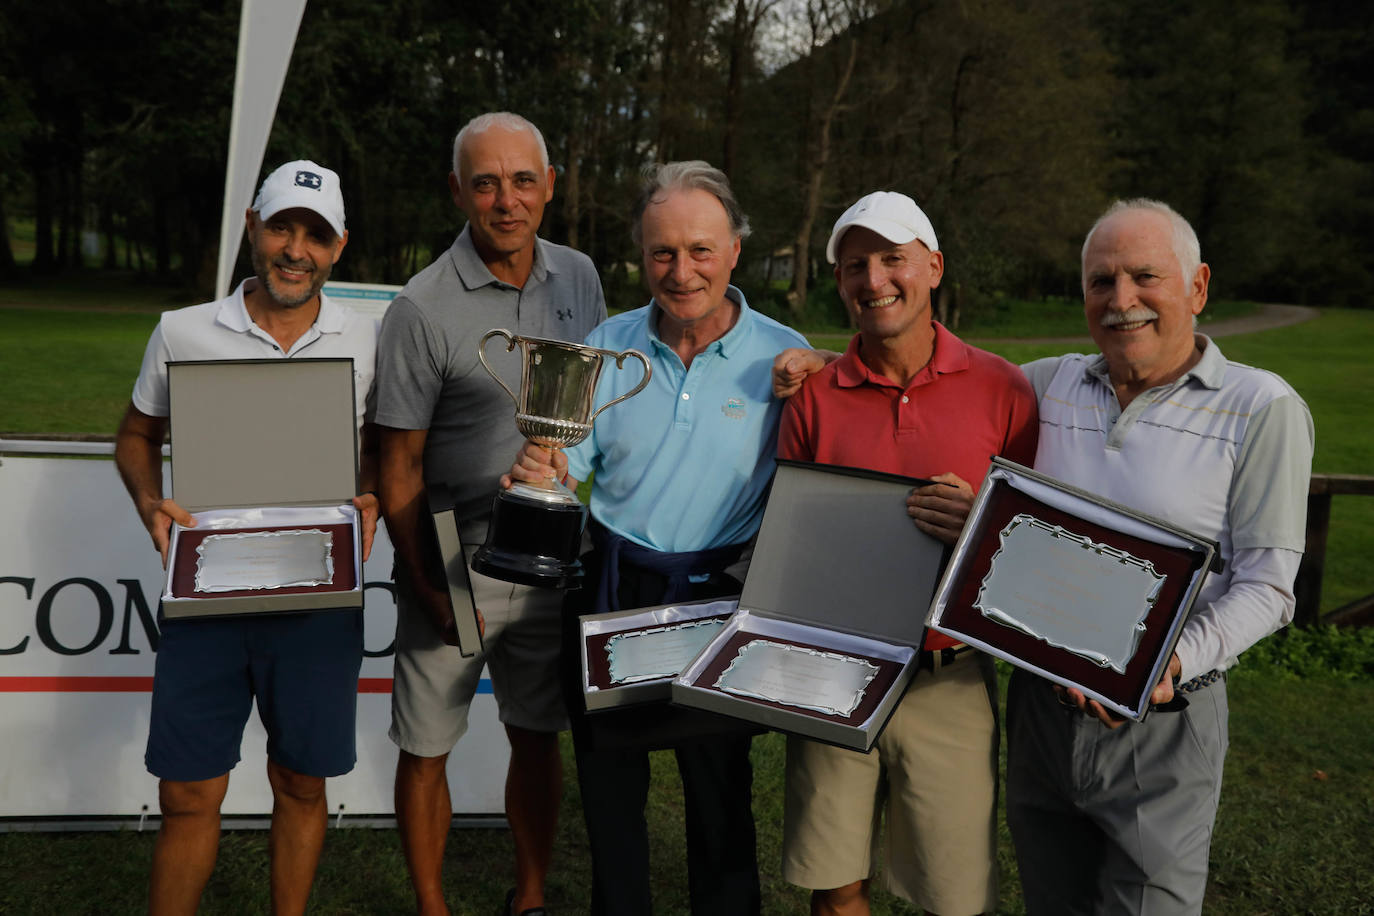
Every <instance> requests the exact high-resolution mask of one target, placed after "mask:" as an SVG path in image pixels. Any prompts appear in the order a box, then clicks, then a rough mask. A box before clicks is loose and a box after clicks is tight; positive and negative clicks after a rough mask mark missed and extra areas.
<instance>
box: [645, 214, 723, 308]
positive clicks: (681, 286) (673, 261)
mask: <svg viewBox="0 0 1374 916" xmlns="http://www.w3.org/2000/svg"><path fill="white" fill-rule="evenodd" d="M640 239H641V242H640V244H641V245H642V246H643V249H644V277H645V280H646V282H647V283H648V285H649V292H650V293H651V294H652V295H653V297H654V300H655V301H656V302H657V303H658V306H659V308H661V309H662V310H663V314H664V319H665V320H666V321H668V322H670V323H672V324H674V325H676V326H678V327H681V328H686V327H695V328H698V329H700V328H705V327H711V326H713V325H714V324H715V323H719V322H724V327H723V328H722V329H720V333H721V334H723V333H725V331H726V330H729V327H730V323H732V321H733V310H732V309H730V308H723V307H724V306H725V305H726V302H727V300H726V297H725V290H726V288H727V287H728V286H729V285H730V271H732V270H734V269H735V264H736V263H738V261H739V252H740V240H739V239H738V238H737V237H736V236H735V234H734V232H733V231H732V230H731V229H730V217H729V215H728V214H727V213H726V212H725V207H724V206H723V205H722V204H721V202H720V200H718V199H717V198H716V196H715V195H714V194H712V193H711V192H710V191H703V190H701V189H699V188H694V189H692V190H689V191H669V192H668V193H667V194H665V195H664V196H663V197H660V198H658V199H656V200H653V201H651V202H650V203H649V205H648V206H647V207H645V208H644V216H643V217H642V218H641V221H640ZM660 333H662V329H660Z"/></svg>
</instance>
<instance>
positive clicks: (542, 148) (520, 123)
mask: <svg viewBox="0 0 1374 916" xmlns="http://www.w3.org/2000/svg"><path fill="white" fill-rule="evenodd" d="M493 127H499V128H501V129H502V130H509V131H518V130H527V131H529V132H530V133H531V134H532V135H533V136H534V142H535V143H536V144H538V146H539V167H540V168H541V169H542V170H544V171H545V172H547V171H548V170H549V147H548V145H547V144H545V143H544V135H543V134H541V133H540V132H539V128H537V127H535V126H534V125H533V124H531V123H530V122H529V121H527V120H525V119H524V118H522V117H520V116H519V115H518V114H514V113H512V112H509V111H489V112H487V113H486V114H480V115H478V116H477V117H475V118H473V119H472V120H471V121H469V122H468V123H466V124H464V125H463V128H462V130H460V131H458V135H457V136H456V137H454V138H453V174H455V175H458V174H460V173H459V171H458V159H459V155H460V154H461V153H462V151H463V141H464V140H466V139H467V138H468V137H470V136H473V135H475V134H484V133H486V132H487V131H488V130H491V129H492V128H493Z"/></svg>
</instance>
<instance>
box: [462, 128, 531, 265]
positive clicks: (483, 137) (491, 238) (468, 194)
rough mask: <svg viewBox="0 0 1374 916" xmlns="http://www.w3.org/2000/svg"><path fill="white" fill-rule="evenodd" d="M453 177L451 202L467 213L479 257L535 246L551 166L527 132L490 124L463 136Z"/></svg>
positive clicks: (495, 258) (497, 256) (498, 257)
mask: <svg viewBox="0 0 1374 916" xmlns="http://www.w3.org/2000/svg"><path fill="white" fill-rule="evenodd" d="M458 169H459V173H458V174H457V175H453V174H450V175H449V189H450V191H451V192H452V193H453V202H454V203H456V204H457V205H458V207H459V209H461V210H462V211H463V213H465V214H466V215H467V218H468V226H469V232H470V235H471V237H472V244H473V246H474V247H475V248H476V249H477V253H478V254H479V255H480V256H481V258H482V260H483V261H486V262H491V261H499V260H506V259H509V258H511V257H514V256H518V255H520V254H521V253H523V252H526V251H531V252H532V251H533V250H534V236H535V232H536V231H538V229H539V223H540V221H542V220H543V218H544V205H545V204H547V203H548V202H549V201H550V200H552V199H553V181H554V173H553V168H552V167H551V166H550V167H545V166H544V165H542V163H541V161H540V155H539V143H538V141H536V140H535V138H534V135H533V134H531V133H530V132H529V131H527V130H507V129H505V128H504V127H490V128H488V129H487V130H484V131H482V132H481V133H478V134H472V135H470V136H467V137H464V138H463V148H462V150H461V151H460V152H459V155H458Z"/></svg>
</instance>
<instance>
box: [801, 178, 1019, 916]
mask: <svg viewBox="0 0 1374 916" xmlns="http://www.w3.org/2000/svg"><path fill="white" fill-rule="evenodd" d="M826 257H827V258H828V259H829V260H830V262H831V263H833V264H834V265H835V280H836V283H837V285H838V287H839V293H840V298H841V299H843V300H844V304H845V306H846V308H847V309H848V310H849V312H850V314H851V315H852V316H853V318H854V321H855V324H857V326H858V328H859V333H858V334H856V335H855V336H854V338H853V339H852V340H851V341H850V342H849V347H848V348H847V349H846V350H845V352H844V354H843V355H841V356H840V357H839V358H838V359H835V360H833V361H832V362H830V364H829V365H827V366H826V367H825V368H824V369H821V370H820V371H819V372H817V373H816V374H815V375H812V376H811V377H810V378H808V379H807V380H806V382H805V384H804V385H802V387H801V390H800V391H798V392H797V393H796V394H795V395H794V396H792V398H791V399H790V400H789V401H788V403H787V406H786V408H784V410H783V416H782V426H781V428H780V429H779V431H778V457H780V458H790V459H797V460H803V461H815V462H820V463H823V464H834V465H844V466H848V467H860V468H869V469H872V470H876V471H884V472H888V473H893V474H902V475H905V476H907V477H916V478H922V479H926V480H932V481H935V483H932V484H930V485H927V486H921V487H917V488H916V489H914V490H913V491H912V493H911V496H910V497H909V498H908V500H907V511H908V514H909V515H911V517H912V519H913V520H914V521H915V523H916V525H917V527H919V528H920V529H921V530H922V531H924V532H926V533H927V534H929V535H931V536H932V537H935V538H938V539H940V540H943V541H945V542H947V543H953V542H954V540H955V539H956V538H957V536H958V534H959V531H960V529H961V528H962V527H963V520H964V517H965V516H966V515H967V514H968V507H969V505H970V504H971V503H972V500H973V496H974V488H975V487H976V486H977V485H978V483H979V482H981V481H982V479H983V475H984V474H985V473H986V471H987V467H988V463H989V458H990V457H991V456H993V455H1004V456H1006V457H1008V458H1011V459H1012V460H1015V461H1020V462H1023V463H1027V464H1028V463H1030V461H1031V460H1032V459H1033V458H1034V456H1035V441H1036V411H1035V400H1034V396H1033V395H1032V393H1031V389H1030V385H1029V384H1028V383H1027V382H1026V379H1025V377H1024V376H1023V375H1022V374H1021V371H1020V370H1019V369H1017V368H1016V367H1015V366H1013V365H1011V364H1010V363H1008V362H1007V361H1006V360H1004V359H1002V358H1001V357H998V356H994V355H993V354H991V353H987V352H984V351H982V350H978V349H975V348H974V347H970V346H969V345H967V344H965V343H964V342H963V341H961V340H959V338H957V337H955V336H954V335H953V334H951V333H950V332H949V331H948V330H946V329H945V328H944V327H943V326H942V325H940V324H939V323H938V322H936V321H934V320H933V319H932V317H931V295H932V291H933V290H934V289H935V288H936V287H937V286H939V284H940V280H941V278H942V277H943V275H944V266H945V265H944V255H943V254H942V253H941V252H940V247H939V243H938V241H937V240H936V237H935V230H934V228H933V227H932V226H931V223H930V220H929V219H928V218H927V217H926V215H925V213H923V212H922V211H921V208H920V207H918V206H917V205H916V202H915V201H913V200H912V199H911V198H910V197H907V196H906V195H905V194H898V193H895V192H891V191H876V192H874V193H872V194H869V195H867V196H865V197H863V198H862V199H860V200H859V201H858V202H857V203H855V204H854V205H853V206H852V207H850V208H849V209H848V210H846V211H845V212H844V214H843V215H841V216H840V218H839V220H837V221H836V223H835V228H834V230H833V231H832V232H831V234H830V242H829V244H828V245H827V247H826ZM793 358H795V359H797V360H798V364H799V365H802V364H804V365H806V366H807V367H809V368H814V367H815V366H816V365H819V363H820V359H819V358H818V357H817V356H815V355H814V354H811V353H810V352H809V351H803V352H798V353H794V354H791V355H790V356H789V354H788V353H784V354H782V355H781V356H780V357H779V358H778V361H777V363H776V364H775V365H777V366H778V367H780V368H781V369H782V370H783V371H782V372H780V373H778V374H777V375H775V378H777V379H778V381H781V380H782V379H781V378H780V376H781V375H783V374H785V368H786V366H787V364H788V363H789V361H790V360H791V359H793ZM970 482H971V483H970ZM925 610H926V609H925V608H924V607H914V606H913V607H912V608H911V613H912V614H924V613H925ZM919 666H920V668H919V670H918V671H917V673H916V676H915V678H914V679H913V680H912V682H911V685H910V686H909V687H908V689H907V691H906V694H905V695H904V696H903V698H902V700H901V702H900V703H899V704H898V707H897V709H896V711H895V712H894V713H893V715H892V718H891V720H890V721H889V722H888V724H887V727H886V728H885V729H884V730H883V733H882V734H881V736H880V737H879V738H878V743H877V744H876V745H875V747H874V748H873V750H872V751H870V752H869V753H867V754H863V753H859V752H857V751H851V750H847V749H844V748H837V747H832V746H830V745H825V744H821V743H819V742H815V741H810V740H806V739H803V738H798V737H796V736H790V737H789V738H788V742H787V796H786V807H785V823H784V835H783V876H784V877H785V878H786V879H787V880H788V881H791V882H792V883H793V884H799V885H801V886H802V887H809V888H812V889H813V894H812V898H811V911H812V912H813V913H825V914H831V913H860V914H863V913H867V912H868V902H869V882H870V879H871V876H872V873H873V853H874V849H873V847H874V845H875V842H874V841H875V840H876V838H877V837H878V835H879V830H878V824H879V820H880V819H881V818H883V817H884V813H883V812H884V808H885V809H886V815H885V819H886V821H887V823H886V836H887V866H886V878H887V885H888V887H889V889H890V890H892V891H893V892H894V893H896V894H898V895H899V896H901V897H903V898H905V899H907V900H910V901H912V902H914V903H915V904H916V905H917V906H920V907H922V908H923V909H925V911H926V912H928V913H940V914H944V916H957V914H970V913H980V912H985V911H989V910H992V909H993V908H994V907H995V906H996V903H997V884H996V872H997V864H996V861H997V860H996V853H997V847H996V831H995V821H994V809H995V803H996V797H997V793H996V780H997V715H996V692H995V687H996V684H995V675H994V673H993V669H992V664H991V659H989V658H988V657H987V656H984V655H982V654H981V653H978V652H975V651H973V650H971V649H969V647H967V646H964V645H961V644H958V643H956V642H955V641H954V640H951V639H949V638H948V637H945V636H943V635H941V634H936V633H931V634H929V635H927V637H926V640H925V644H924V645H923V646H922V647H921V653H920V658H919Z"/></svg>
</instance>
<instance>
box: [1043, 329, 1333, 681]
mask: <svg viewBox="0 0 1374 916" xmlns="http://www.w3.org/2000/svg"><path fill="white" fill-rule="evenodd" d="M1197 340H1198V343H1199V344H1201V345H1202V348H1203V351H1202V358H1201V359H1200V360H1199V361H1198V363H1197V365H1195V366H1194V367H1193V368H1191V369H1189V370H1188V371H1187V372H1185V373H1184V374H1183V375H1182V376H1181V377H1180V378H1178V379H1177V380H1175V381H1173V382H1170V383H1168V384H1167V385H1161V386H1159V387H1158V388H1152V389H1150V390H1149V391H1146V392H1143V393H1142V394H1140V395H1139V396H1137V397H1136V398H1135V399H1134V400H1133V401H1131V403H1130V404H1129V405H1128V406H1127V407H1126V408H1125V409H1124V410H1123V409H1122V407H1121V405H1120V403H1119V402H1118V401H1117V398H1116V393H1115V391H1114V390H1113V388H1112V384H1111V377H1110V375H1109V373H1108V369H1107V362H1106V360H1105V359H1104V358H1103V357H1102V356H1101V355H1097V356H1085V355H1083V354H1079V353H1070V354H1068V355H1067V356H1059V357H1052V358H1050V359H1043V360H1037V361H1035V362H1032V363H1028V364H1026V365H1025V366H1022V367H1021V368H1022V369H1023V370H1024V371H1025V373H1026V376H1027V378H1029V379H1030V382H1031V386H1032V387H1033V388H1034V389H1035V391H1036V394H1037V395H1039V405H1040V445H1039V450H1038V451H1037V452H1036V456H1035V468H1036V470H1039V471H1044V472H1045V473H1047V474H1049V475H1051V476H1053V477H1057V478H1059V479H1060V480H1065V481H1068V482H1069V483H1071V484H1074V485H1075V486H1079V487H1082V488H1083V489H1085V490H1089V491H1091V492H1093V493H1098V494H1101V495H1103V496H1105V497H1107V498H1108V499H1112V500H1115V501H1116V502H1119V503H1122V504H1124V505H1127V506H1130V507H1131V508H1134V509H1137V510H1139V511H1141V512H1146V513H1149V514H1151V515H1156V516H1158V517H1160V518H1164V519H1168V520H1169V521H1171V522H1173V523H1174V524H1176V525H1179V526H1181V527H1183V528H1186V529H1188V530H1189V531H1193V532H1196V533H1197V534H1201V535H1203V536H1205V537H1210V538H1213V539H1215V540H1216V541H1217V542H1218V544H1220V547H1221V555H1222V557H1223V558H1224V559H1225V560H1226V568H1225V569H1224V570H1223V571H1222V572H1221V573H1214V574H1212V575H1209V576H1208V577H1207V579H1206V580H1205V582H1204V584H1203V587H1202V592H1201V594H1200V595H1199V597H1198V601H1197V604H1196V606H1195V607H1194V609H1193V613H1192V615H1191V616H1190V617H1189V618H1188V622H1187V624H1185V626H1184V628H1183V633H1182V635H1181V636H1180V638H1179V642H1178V647H1177V649H1176V651H1177V652H1178V657H1179V661H1181V662H1182V663H1183V673H1182V679H1183V680H1185V681H1186V680H1189V679H1191V678H1193V677H1195V676H1197V675H1199V674H1202V673H1204V672H1206V671H1209V670H1210V669H1212V668H1220V669H1225V668H1229V667H1230V666H1231V665H1233V664H1234V663H1235V660H1236V656H1238V655H1239V654H1240V653H1241V652H1243V651H1244V650H1245V649H1247V648H1249V647H1250V646H1251V645H1252V644H1254V643H1255V642H1256V641H1258V640H1259V639H1261V638H1263V637H1264V636H1267V635H1268V634H1270V633H1272V632H1274V630H1276V629H1278V628H1279V627H1280V626H1282V625H1284V624H1286V623H1288V622H1289V621H1290V620H1292V617H1293V606H1294V598H1293V591H1292V588H1293V577H1294V576H1295V575H1296V574H1297V571H1298V562H1299V561H1300V560H1301V559H1302V550H1303V539H1304V532H1305V528H1306V519H1307V484H1308V478H1309V477H1310V476H1311V469H1312V448H1313V428H1312V417H1311V415H1310V414H1309V413H1308V410H1307V405H1306V404H1304V403H1303V401H1302V398H1300V397H1299V396H1298V395H1297V393H1296V392H1295V391H1294V390H1293V389H1292V388H1291V387H1290V386H1289V385H1288V384H1287V383H1286V382H1284V380H1283V379H1281V378H1279V377H1278V376H1277V375H1274V374H1273V373H1272V372H1266V371H1264V370H1263V369H1255V368H1253V367H1251V366H1246V365H1243V364H1241V363H1236V362H1231V361H1229V360H1227V359H1226V357H1225V356H1223V355H1222V352H1221V350H1220V348H1218V347H1217V345H1216V344H1215V343H1213V342H1212V341H1211V340H1210V339H1208V338H1207V337H1205V336H1204V335H1201V334H1198V335H1197Z"/></svg>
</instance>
